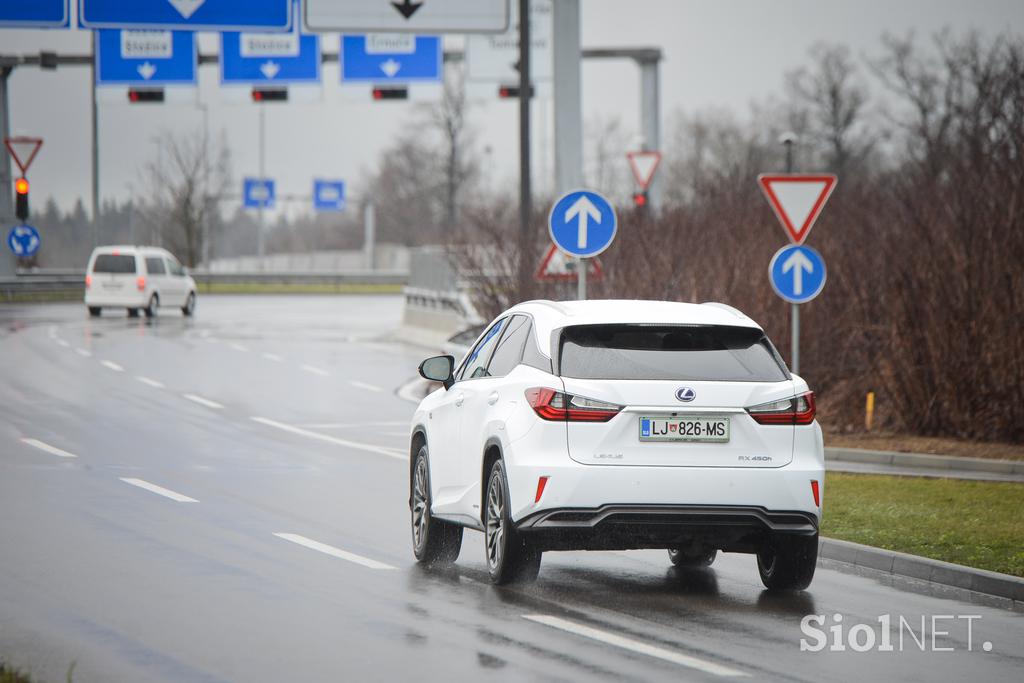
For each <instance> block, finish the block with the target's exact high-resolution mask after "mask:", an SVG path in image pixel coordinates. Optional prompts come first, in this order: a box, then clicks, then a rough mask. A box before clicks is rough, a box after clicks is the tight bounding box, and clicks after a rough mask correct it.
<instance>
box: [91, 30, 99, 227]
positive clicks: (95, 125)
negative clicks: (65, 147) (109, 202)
mask: <svg viewBox="0 0 1024 683" xmlns="http://www.w3.org/2000/svg"><path fill="white" fill-rule="evenodd" d="M89 35H90V38H91V40H92V66H91V67H90V69H89V81H90V82H89V91H90V92H91V93H92V246H93V247H96V246H98V245H99V229H100V110H99V107H98V106H97V104H96V31H90V32H89Z"/></svg>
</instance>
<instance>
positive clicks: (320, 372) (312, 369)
mask: <svg viewBox="0 0 1024 683" xmlns="http://www.w3.org/2000/svg"><path fill="white" fill-rule="evenodd" d="M300 367H301V368H302V369H303V370H305V371H306V372H309V373H312V374H314V375H320V376H321V377H329V376H330V374H331V373H329V372H327V371H326V370H321V369H320V368H318V367H316V366H313V365H302V366H300Z"/></svg>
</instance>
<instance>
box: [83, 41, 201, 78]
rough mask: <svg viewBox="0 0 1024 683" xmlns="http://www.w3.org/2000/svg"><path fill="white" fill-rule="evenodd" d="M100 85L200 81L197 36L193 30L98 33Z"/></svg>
mask: <svg viewBox="0 0 1024 683" xmlns="http://www.w3.org/2000/svg"><path fill="white" fill-rule="evenodd" d="M97 33H98V34H99V35H98V38H97V40H98V43H99V50H98V54H97V57H96V65H97V66H96V84H97V85H174V84H189V83H195V82H196V34H195V33H193V32H191V31H114V30H107V31H98V32H97Z"/></svg>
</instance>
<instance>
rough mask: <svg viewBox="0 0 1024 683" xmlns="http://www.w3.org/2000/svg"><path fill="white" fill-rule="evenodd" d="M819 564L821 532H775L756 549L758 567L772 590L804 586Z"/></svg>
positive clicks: (767, 586)
mask: <svg viewBox="0 0 1024 683" xmlns="http://www.w3.org/2000/svg"><path fill="white" fill-rule="evenodd" d="M817 564H818V534H814V535H813V536H793V535H783V534H779V535H774V536H772V537H771V539H770V540H769V542H768V543H767V544H766V545H765V546H764V547H763V548H762V549H761V550H759V551H758V552H757V571H758V573H760V574H761V582H762V583H763V584H764V585H765V587H766V588H768V589H769V590H803V589H805V588H807V587H808V586H809V585H811V579H813V578H814V568H815V566H817Z"/></svg>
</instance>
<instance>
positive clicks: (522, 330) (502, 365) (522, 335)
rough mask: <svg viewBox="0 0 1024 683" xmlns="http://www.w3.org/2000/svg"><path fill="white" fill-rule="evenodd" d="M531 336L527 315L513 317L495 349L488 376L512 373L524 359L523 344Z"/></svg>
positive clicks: (502, 375)
mask: <svg viewBox="0 0 1024 683" xmlns="http://www.w3.org/2000/svg"><path fill="white" fill-rule="evenodd" d="M529 335H530V319H529V318H527V317H526V316H525V315H517V316H513V318H512V320H511V322H509V324H508V327H507V328H506V330H505V334H503V335H501V339H500V340H499V341H498V345H497V346H495V347H494V355H492V356H491V362H490V364H489V365H488V366H487V374H488V375H490V376H491V377H504V376H505V375H507V374H508V373H510V372H512V369H513V368H514V367H515V366H517V365H519V362H520V361H521V360H522V358H523V344H525V343H526V338H527V337H528V336H529Z"/></svg>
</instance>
